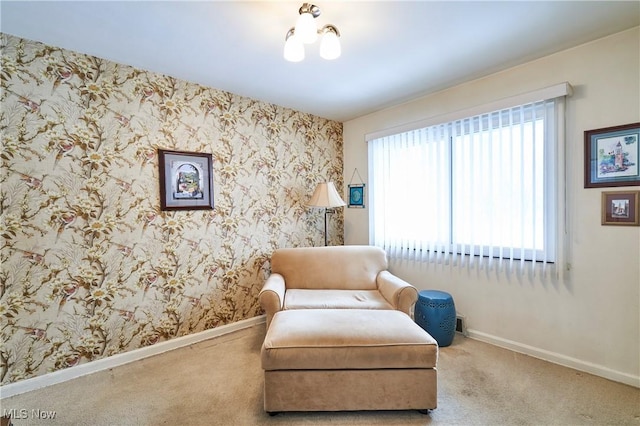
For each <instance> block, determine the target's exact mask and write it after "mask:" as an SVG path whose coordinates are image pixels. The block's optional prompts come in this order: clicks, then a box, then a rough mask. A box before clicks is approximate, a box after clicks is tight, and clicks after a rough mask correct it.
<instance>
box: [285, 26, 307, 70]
mask: <svg viewBox="0 0 640 426" xmlns="http://www.w3.org/2000/svg"><path fill="white" fill-rule="evenodd" d="M284 58H285V59H286V60H287V61H289V62H300V61H301V60H303V59H304V45H303V44H302V42H301V41H300V39H299V38H298V36H296V34H295V32H293V31H292V30H290V31H289V34H287V40H286V41H285V43H284Z"/></svg>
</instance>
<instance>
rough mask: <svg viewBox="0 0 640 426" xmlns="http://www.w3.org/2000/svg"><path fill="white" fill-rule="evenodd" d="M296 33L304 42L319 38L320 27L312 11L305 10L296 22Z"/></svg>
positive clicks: (307, 42) (311, 41)
mask: <svg viewBox="0 0 640 426" xmlns="http://www.w3.org/2000/svg"><path fill="white" fill-rule="evenodd" d="M295 28H296V35H297V36H298V37H300V40H301V41H302V42H303V43H306V44H309V43H313V42H315V41H316V40H317V39H318V27H317V26H316V21H315V18H314V17H313V15H312V14H311V13H310V12H303V13H301V14H300V16H299V17H298V21H297V22H296V27H295Z"/></svg>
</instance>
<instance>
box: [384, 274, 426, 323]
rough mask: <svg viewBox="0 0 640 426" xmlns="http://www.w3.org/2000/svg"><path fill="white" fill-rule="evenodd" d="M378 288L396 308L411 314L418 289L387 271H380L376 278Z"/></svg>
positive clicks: (416, 299)
mask: <svg viewBox="0 0 640 426" xmlns="http://www.w3.org/2000/svg"><path fill="white" fill-rule="evenodd" d="M376 282H377V284H378V290H379V291H380V293H381V294H382V296H383V297H384V298H385V299H387V301H388V302H389V303H390V304H391V305H392V306H393V307H394V308H395V309H397V310H399V311H402V312H404V313H405V314H407V315H409V316H411V308H413V305H415V303H416V302H417V301H418V290H417V289H416V288H415V287H414V286H412V285H411V284H409V283H408V282H406V281H405V280H403V279H401V278H398V277H396V276H395V275H393V274H392V273H391V272H389V271H382V272H380V273H379V274H378V276H377V278H376Z"/></svg>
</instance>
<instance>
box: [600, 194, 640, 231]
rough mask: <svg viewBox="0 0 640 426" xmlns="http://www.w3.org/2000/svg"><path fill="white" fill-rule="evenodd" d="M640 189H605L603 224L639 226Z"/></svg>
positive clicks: (603, 195) (603, 196)
mask: <svg viewBox="0 0 640 426" xmlns="http://www.w3.org/2000/svg"><path fill="white" fill-rule="evenodd" d="M639 194H640V191H604V192H603V193H602V224H603V225H627V226H639V225H640V215H639V214H638V211H639V208H638V207H639V206H638V198H639V197H638V195H639Z"/></svg>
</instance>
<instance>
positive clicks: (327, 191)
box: [307, 182, 347, 208]
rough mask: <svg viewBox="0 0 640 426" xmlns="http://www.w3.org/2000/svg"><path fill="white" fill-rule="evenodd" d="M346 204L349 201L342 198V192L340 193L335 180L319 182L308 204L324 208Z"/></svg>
mask: <svg viewBox="0 0 640 426" xmlns="http://www.w3.org/2000/svg"><path fill="white" fill-rule="evenodd" d="M346 205H347V203H345V202H344V201H343V200H342V198H340V194H338V191H337V190H336V187H335V186H334V185H333V182H323V183H319V184H318V186H316V190H315V191H314V192H313V195H312V196H311V199H310V200H309V203H308V204H307V206H309V207H324V208H331V207H342V206H346Z"/></svg>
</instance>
